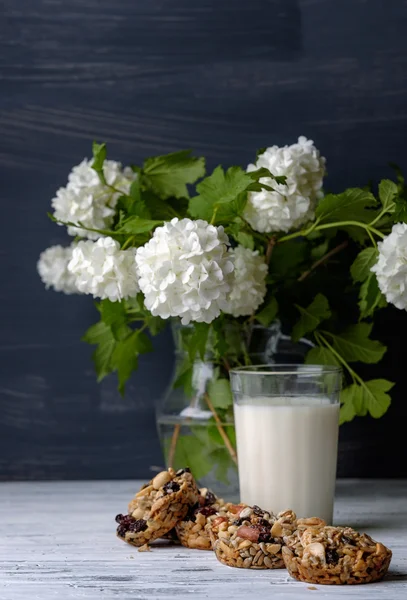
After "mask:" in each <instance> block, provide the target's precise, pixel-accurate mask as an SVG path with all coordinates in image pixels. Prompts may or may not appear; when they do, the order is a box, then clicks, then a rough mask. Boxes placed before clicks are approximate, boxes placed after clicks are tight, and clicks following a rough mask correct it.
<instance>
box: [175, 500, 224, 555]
mask: <svg viewBox="0 0 407 600" xmlns="http://www.w3.org/2000/svg"><path fill="white" fill-rule="evenodd" d="M199 492H200V493H199V500H198V502H197V504H195V505H194V506H191V507H190V509H189V510H188V512H187V514H186V515H185V517H184V518H183V519H182V521H179V522H178V523H177V525H176V526H175V529H176V532H177V536H178V539H179V541H180V542H181V544H182V545H183V546H186V547H187V548H194V549H197V550H212V544H211V540H210V537H209V533H208V532H207V531H206V524H207V521H208V517H210V516H212V515H215V514H216V513H217V512H218V511H219V510H220V509H221V508H222V507H223V506H224V504H225V503H224V501H223V500H222V499H221V498H217V497H216V496H215V494H213V493H212V492H211V491H210V490H208V489H207V488H202V489H201V490H200V491H199Z"/></svg>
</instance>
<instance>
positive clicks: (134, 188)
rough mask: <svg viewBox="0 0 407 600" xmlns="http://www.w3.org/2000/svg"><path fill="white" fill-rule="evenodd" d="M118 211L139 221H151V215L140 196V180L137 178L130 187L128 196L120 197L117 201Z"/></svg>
mask: <svg viewBox="0 0 407 600" xmlns="http://www.w3.org/2000/svg"><path fill="white" fill-rule="evenodd" d="M117 208H118V210H119V211H120V210H122V211H124V212H125V216H126V217H128V216H137V217H140V218H141V219H151V213H150V211H149V209H148V208H147V206H146V203H145V200H144V199H143V197H142V194H141V183H140V178H139V177H137V179H135V180H134V181H133V183H132V184H131V186H130V191H129V195H128V196H121V197H120V198H119V199H118V201H117Z"/></svg>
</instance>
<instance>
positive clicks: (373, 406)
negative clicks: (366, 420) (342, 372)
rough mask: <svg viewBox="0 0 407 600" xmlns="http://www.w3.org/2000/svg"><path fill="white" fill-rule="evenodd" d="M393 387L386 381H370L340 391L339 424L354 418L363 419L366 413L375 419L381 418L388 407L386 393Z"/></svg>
mask: <svg viewBox="0 0 407 600" xmlns="http://www.w3.org/2000/svg"><path fill="white" fill-rule="evenodd" d="M393 385H394V383H392V382H391V381H387V380H386V379H371V380H370V381H364V382H363V383H361V384H358V383H353V384H352V385H350V386H348V387H347V388H345V389H344V390H342V392H341V404H342V407H341V414H340V422H341V423H344V422H345V421H351V420H352V419H353V417H355V416H360V417H364V416H365V415H366V414H367V413H368V412H369V413H370V415H371V416H372V417H374V418H375V419H379V418H380V417H382V416H383V415H384V414H385V412H386V411H387V409H388V408H389V406H390V403H391V398H390V396H389V394H387V392H389V391H390V390H391V388H392V387H393Z"/></svg>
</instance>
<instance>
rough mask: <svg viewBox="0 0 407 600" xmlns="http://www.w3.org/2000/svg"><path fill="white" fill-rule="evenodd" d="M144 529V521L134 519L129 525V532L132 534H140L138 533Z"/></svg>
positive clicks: (145, 527) (145, 522)
mask: <svg viewBox="0 0 407 600" xmlns="http://www.w3.org/2000/svg"><path fill="white" fill-rule="evenodd" d="M146 529H147V521H145V520H144V519H134V521H133V522H132V523H130V525H129V531H132V532H133V533H140V531H145V530H146Z"/></svg>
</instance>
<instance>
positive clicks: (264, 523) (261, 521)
mask: <svg viewBox="0 0 407 600" xmlns="http://www.w3.org/2000/svg"><path fill="white" fill-rule="evenodd" d="M257 523H258V524H259V525H261V526H262V527H267V529H271V525H270V523H269V522H268V521H266V519H259V520H258V521H257Z"/></svg>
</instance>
